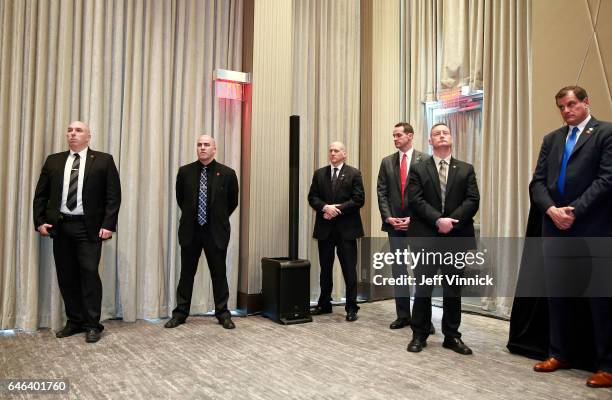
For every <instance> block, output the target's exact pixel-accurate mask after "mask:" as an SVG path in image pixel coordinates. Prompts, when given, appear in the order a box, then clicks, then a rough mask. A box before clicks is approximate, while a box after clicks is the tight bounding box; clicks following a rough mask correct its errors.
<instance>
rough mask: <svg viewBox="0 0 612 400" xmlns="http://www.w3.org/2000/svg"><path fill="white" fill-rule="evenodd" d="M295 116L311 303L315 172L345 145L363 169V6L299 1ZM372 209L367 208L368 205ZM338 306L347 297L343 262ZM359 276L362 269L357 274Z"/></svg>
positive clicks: (349, 1)
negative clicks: (333, 145) (338, 144)
mask: <svg viewBox="0 0 612 400" xmlns="http://www.w3.org/2000/svg"><path fill="white" fill-rule="evenodd" d="M293 17H294V25H293V26H294V31H293V95H292V113H293V114H296V115H299V116H300V132H301V143H300V148H301V149H302V151H301V153H300V171H301V176H300V182H302V184H301V185H300V199H302V202H301V204H300V221H304V223H302V224H300V233H299V234H300V238H303V240H301V241H300V247H299V254H300V256H301V257H304V258H306V259H309V260H310V261H311V264H312V267H311V274H310V287H311V300H312V301H316V300H317V299H318V297H319V293H320V286H319V272H320V269H319V255H318V251H317V242H316V240H314V239H312V230H313V227H314V218H315V215H314V212H313V210H312V209H311V208H310V207H309V205H308V201H307V196H308V189H309V187H310V183H311V181H312V174H313V172H314V171H315V169H317V168H320V167H322V166H325V165H328V164H329V161H328V159H327V148H328V145H329V143H330V142H332V141H336V140H339V141H342V142H343V143H344V144H345V145H346V149H347V152H348V158H347V161H346V162H347V163H348V164H350V165H352V166H354V167H359V74H360V72H359V71H360V45H359V35H360V30H359V29H360V4H359V0H294V3H293ZM366 206H367V205H366ZM336 264H337V265H336V266H335V267H334V291H333V293H332V296H333V298H334V300H340V299H341V298H342V297H344V295H345V293H344V280H343V278H342V271H341V269H340V265H339V264H338V260H337V259H336ZM358 270H359V268H358Z"/></svg>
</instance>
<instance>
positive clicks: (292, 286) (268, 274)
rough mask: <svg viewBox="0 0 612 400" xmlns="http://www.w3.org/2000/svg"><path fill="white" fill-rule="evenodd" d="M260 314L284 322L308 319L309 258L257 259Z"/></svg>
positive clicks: (305, 320)
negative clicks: (258, 266) (260, 282)
mask: <svg viewBox="0 0 612 400" xmlns="http://www.w3.org/2000/svg"><path fill="white" fill-rule="evenodd" d="M261 269H262V279H261V280H262V295H263V301H264V305H263V315H265V316H266V317H268V318H270V319H271V320H273V321H276V322H278V323H281V324H284V325H291V324H301V323H304V322H312V317H311V316H310V261H308V260H291V259H289V257H277V258H267V257H264V258H262V259H261Z"/></svg>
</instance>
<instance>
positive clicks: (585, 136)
mask: <svg viewBox="0 0 612 400" xmlns="http://www.w3.org/2000/svg"><path fill="white" fill-rule="evenodd" d="M598 125H599V122H598V121H597V120H596V119H595V118H593V117H591V120H590V121H589V123H588V124H586V126H585V127H584V130H583V131H582V133H580V137H579V138H578V141H577V142H576V145H575V146H574V149H573V150H572V154H570V158H572V157H573V156H574V154H576V152H577V151H578V150H580V148H581V147H582V146H583V145H584V144H585V143H586V142H587V141H588V140H589V139H590V138H591V137H592V136H593V133H595V131H596V129H597V126H598Z"/></svg>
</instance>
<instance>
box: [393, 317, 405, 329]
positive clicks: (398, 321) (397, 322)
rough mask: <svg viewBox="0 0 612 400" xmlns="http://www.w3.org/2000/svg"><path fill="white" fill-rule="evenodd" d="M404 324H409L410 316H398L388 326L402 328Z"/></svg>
mask: <svg viewBox="0 0 612 400" xmlns="http://www.w3.org/2000/svg"><path fill="white" fill-rule="evenodd" d="M405 326H410V318H398V319H396V320H395V321H393V322H391V325H389V328H391V329H402V328H403V327H405Z"/></svg>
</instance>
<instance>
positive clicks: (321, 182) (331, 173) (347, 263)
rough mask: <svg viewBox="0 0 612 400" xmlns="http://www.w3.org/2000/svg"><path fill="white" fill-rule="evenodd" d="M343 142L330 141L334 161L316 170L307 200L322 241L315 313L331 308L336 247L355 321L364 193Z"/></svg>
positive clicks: (316, 235) (348, 309)
mask: <svg viewBox="0 0 612 400" xmlns="http://www.w3.org/2000/svg"><path fill="white" fill-rule="evenodd" d="M345 160H346V149H345V147H344V144H342V143H340V142H333V143H331V144H330V145H329V162H330V163H331V165H329V166H326V167H323V168H319V169H318V170H316V171H315V173H314V176H313V177H312V184H311V185H310V192H309V193H308V203H309V204H310V206H311V207H312V208H313V209H314V210H315V212H316V220H315V226H314V232H313V237H314V238H315V239H317V241H318V245H319V265H320V267H321V280H320V282H321V295H320V296H319V302H318V305H317V307H316V308H315V309H314V310H313V311H312V314H314V315H320V314H328V313H331V312H332V305H331V292H332V285H333V279H332V272H333V268H334V258H335V251H336V248H337V249H338V258H339V259H340V266H341V267H342V274H343V275H344V282H345V283H346V307H345V308H346V320H347V321H356V320H357V311H358V310H359V307H358V306H357V238H359V237H362V236H363V226H362V224H361V216H360V215H359V209H360V208H361V207H363V204H364V201H365V193H364V190H363V181H362V179H361V172H359V170H358V169H357V168H353V167H351V166H350V165H347V164H345V163H344V161H345Z"/></svg>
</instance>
